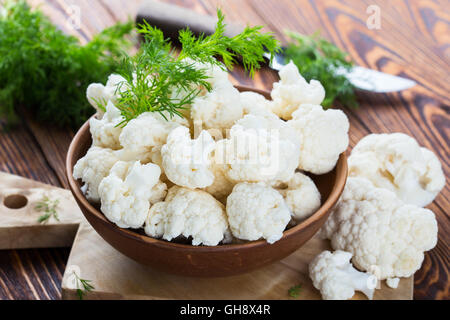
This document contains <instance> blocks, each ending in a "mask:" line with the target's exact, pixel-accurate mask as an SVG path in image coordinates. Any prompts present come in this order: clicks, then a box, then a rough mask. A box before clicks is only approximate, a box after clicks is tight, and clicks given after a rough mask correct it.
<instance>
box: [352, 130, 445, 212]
mask: <svg viewBox="0 0 450 320" xmlns="http://www.w3.org/2000/svg"><path fill="white" fill-rule="evenodd" d="M348 165H349V175H350V176H352V177H364V178H366V179H368V180H370V181H371V182H372V183H373V184H374V185H375V186H377V187H380V188H385V189H389V190H391V191H393V192H395V193H396V194H397V196H398V197H399V198H400V199H402V200H403V201H404V202H406V203H410V204H415V205H418V206H421V207H424V206H426V205H428V204H429V203H431V202H432V201H433V200H434V198H435V197H436V195H437V194H438V193H439V192H440V191H441V189H442V188H443V187H444V185H445V176H444V173H443V171H442V167H441V164H440V162H439V160H438V158H437V157H436V155H435V154H434V153H433V152H431V151H430V150H428V149H426V148H421V147H420V146H419V144H418V143H417V141H416V140H415V139H414V138H412V137H410V136H408V135H406V134H403V133H391V134H370V135H368V136H366V137H364V138H363V139H361V140H360V141H359V142H358V144H357V145H356V146H355V148H354V149H353V151H352V154H351V156H350V157H349V158H348Z"/></svg>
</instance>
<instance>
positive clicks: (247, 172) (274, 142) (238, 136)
mask: <svg viewBox="0 0 450 320" xmlns="http://www.w3.org/2000/svg"><path fill="white" fill-rule="evenodd" d="M298 159H299V148H298V146H296V145H295V144H294V143H293V142H292V141H291V140H287V139H282V138H281V137H280V133H279V130H266V129H253V128H250V129H246V128H244V127H242V126H240V125H234V126H233V127H232V128H231V130H230V137H229V138H228V139H224V140H220V141H218V142H217V145H216V150H215V162H216V163H218V164H223V169H224V172H225V174H226V175H227V177H228V179H230V180H231V181H233V182H242V181H247V182H266V183H268V184H270V185H275V184H277V183H280V182H287V181H288V180H289V179H291V177H292V176H293V175H294V172H295V169H296V168H297V166H298Z"/></svg>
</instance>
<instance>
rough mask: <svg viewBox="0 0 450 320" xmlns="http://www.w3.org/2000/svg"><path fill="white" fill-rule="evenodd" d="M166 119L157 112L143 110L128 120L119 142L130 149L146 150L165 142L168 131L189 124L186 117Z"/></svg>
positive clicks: (148, 150)
mask: <svg viewBox="0 0 450 320" xmlns="http://www.w3.org/2000/svg"><path fill="white" fill-rule="evenodd" d="M176 118H177V119H175V118H174V119H169V118H168V120H166V119H164V117H162V116H161V115H160V114H159V113H156V112H145V113H142V114H140V115H139V116H138V117H137V118H135V119H132V120H130V121H129V122H128V123H127V125H126V126H125V127H124V128H123V129H122V133H121V134H120V136H119V141H120V144H121V145H122V146H123V147H124V148H126V149H130V150H133V149H134V150H136V149H140V150H147V152H150V151H151V149H152V147H155V146H162V145H163V144H165V143H166V140H167V136H168V135H169V133H170V132H171V131H172V130H173V129H175V128H178V127H179V126H181V125H186V126H189V123H188V122H187V120H186V119H183V118H180V117H176Z"/></svg>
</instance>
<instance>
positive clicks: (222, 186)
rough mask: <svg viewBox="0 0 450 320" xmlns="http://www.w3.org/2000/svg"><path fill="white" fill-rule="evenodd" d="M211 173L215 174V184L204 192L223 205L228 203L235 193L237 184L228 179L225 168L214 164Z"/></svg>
mask: <svg viewBox="0 0 450 320" xmlns="http://www.w3.org/2000/svg"><path fill="white" fill-rule="evenodd" d="M211 171H212V173H213V174H214V182H213V183H212V184H211V185H210V186H207V187H206V188H205V189H204V190H205V191H206V192H208V193H209V194H211V195H212V196H214V198H216V199H217V200H219V201H220V202H222V203H226V200H227V197H228V195H229V194H230V193H231V191H233V187H234V186H235V183H233V182H231V181H230V179H228V178H227V176H226V175H225V172H224V170H223V166H221V165H217V164H214V163H213V164H212V166H211Z"/></svg>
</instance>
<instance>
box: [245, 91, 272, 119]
mask: <svg viewBox="0 0 450 320" xmlns="http://www.w3.org/2000/svg"><path fill="white" fill-rule="evenodd" d="M240 99H241V104H242V110H243V112H244V115H245V114H255V115H260V114H266V113H272V110H271V108H272V104H271V102H270V101H269V100H267V99H266V98H265V97H264V96H263V95H262V94H259V93H257V92H253V91H244V92H241V93H240Z"/></svg>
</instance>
